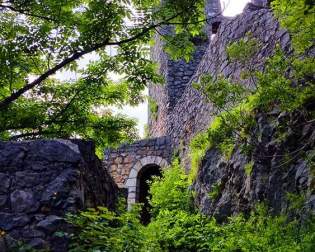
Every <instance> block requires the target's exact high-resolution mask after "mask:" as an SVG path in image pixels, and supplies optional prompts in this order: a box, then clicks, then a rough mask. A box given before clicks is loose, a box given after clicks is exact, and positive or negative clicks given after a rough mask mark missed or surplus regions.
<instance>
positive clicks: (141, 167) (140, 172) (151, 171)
mask: <svg viewBox="0 0 315 252" xmlns="http://www.w3.org/2000/svg"><path fill="white" fill-rule="evenodd" d="M167 165H168V162H167V161H166V160H165V159H164V158H161V157H158V156H147V157H144V158H142V159H140V160H139V161H137V163H136V164H135V165H134V166H133V167H132V169H131V171H130V173H129V176H128V179H127V181H126V183H125V187H126V188H128V209H130V208H131V206H132V204H134V203H136V202H144V201H143V200H144V198H145V197H144V195H146V194H147V188H146V183H145V182H146V180H148V179H150V178H151V177H152V176H154V175H159V174H160V169H163V168H164V167H165V166H167Z"/></svg>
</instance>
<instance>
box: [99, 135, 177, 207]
mask: <svg viewBox="0 0 315 252" xmlns="http://www.w3.org/2000/svg"><path fill="white" fill-rule="evenodd" d="M170 147H171V142H170V138H169V137H158V138H151V139H146V140H141V141H138V142H135V143H133V144H126V145H122V146H121V147H120V148H118V149H108V150H106V151H105V158H104V166H105V167H107V169H108V170H109V172H110V173H111V175H112V177H113V179H114V180H115V182H116V183H117V185H118V187H120V188H126V189H127V190H128V207H129V208H130V207H131V205H132V204H133V203H136V202H139V201H140V202H141V198H142V197H141V195H142V194H143V193H145V192H143V191H141V190H140V189H141V188H142V187H141V184H142V182H143V181H145V180H146V179H148V178H149V177H150V176H152V175H158V173H159V169H163V168H164V167H165V166H167V165H168V164H169V163H170V158H171V153H172V150H171V148H170Z"/></svg>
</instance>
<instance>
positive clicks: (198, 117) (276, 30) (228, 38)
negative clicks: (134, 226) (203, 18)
mask: <svg viewBox="0 0 315 252" xmlns="http://www.w3.org/2000/svg"><path fill="white" fill-rule="evenodd" d="M209 29H210V27H209ZM247 33H251V36H253V37H254V38H256V39H257V40H258V41H259V43H260V48H261V49H260V50H259V52H258V53H257V55H255V56H254V57H253V59H252V62H250V64H251V65H252V67H253V68H254V69H263V66H264V61H265V59H266V57H268V56H270V55H272V53H273V51H274V48H275V45H276V44H277V43H279V44H280V46H281V47H282V48H283V49H284V50H285V51H289V48H290V36H289V34H288V33H287V32H286V31H284V30H283V29H281V28H280V27H279V23H278V22H277V21H276V20H275V19H274V17H273V15H272V12H271V10H269V9H267V8H265V7H259V6H256V5H252V4H249V5H247V7H246V9H245V10H244V12H243V13H242V14H240V15H238V16H236V17H235V18H232V19H227V18H225V19H222V23H221V25H220V27H219V30H218V33H217V34H216V36H215V37H213V38H212V41H211V42H210V43H209V45H208V48H207V50H206V52H205V54H204V55H203V57H202V59H201V61H200V63H199V65H198V66H197V69H196V70H195V73H194V75H193V76H192V78H191V79H190V80H189V82H188V83H187V84H186V85H187V86H186V89H185V91H184V92H183V94H182V95H181V97H180V99H179V100H178V101H177V103H176V105H175V107H174V108H173V109H172V111H169V112H168V113H164V112H163V111H162V110H161V113H162V115H161V117H160V114H158V122H157V123H153V124H150V133H151V135H152V136H161V135H163V134H164V135H168V136H170V137H171V141H172V144H173V148H178V147H179V146H180V145H182V146H184V148H183V149H182V150H181V157H182V158H184V159H187V157H188V155H187V153H188V149H187V145H188V144H189V142H190V140H191V138H192V137H193V136H194V135H196V134H197V133H198V132H200V131H203V130H205V129H206V128H207V127H208V125H209V124H210V122H211V120H212V116H211V114H212V112H213V110H212V107H211V105H210V104H208V103H207V102H206V101H205V100H204V98H203V97H202V95H201V94H200V93H199V92H198V91H196V90H195V89H194V88H193V87H192V85H191V84H192V83H193V82H195V81H198V80H199V79H200V77H201V76H202V75H204V74H210V75H212V76H214V77H215V76H218V75H223V76H225V77H227V78H230V79H231V80H233V81H240V73H241V71H242V66H241V65H239V64H237V63H231V62H230V61H229V60H228V57H227V54H226V47H227V46H228V45H229V44H230V43H231V42H233V41H237V40H238V39H240V38H243V37H245V36H246V34H247ZM154 50H157V49H154ZM157 52H159V50H157ZM243 83H244V85H247V86H252V83H251V82H250V81H249V80H245V81H243ZM156 91H157V93H156V94H155V96H156V97H163V95H160V94H161V93H163V92H165V90H164V91H163V88H162V87H160V89H159V90H155V89H154V90H152V92H156ZM164 96H165V93H164ZM164 101H165V99H164V100H158V103H159V102H161V103H159V107H161V108H163V107H165V104H163V102H164ZM159 112H160V111H159ZM160 119H161V120H160ZM159 120H160V121H159Z"/></svg>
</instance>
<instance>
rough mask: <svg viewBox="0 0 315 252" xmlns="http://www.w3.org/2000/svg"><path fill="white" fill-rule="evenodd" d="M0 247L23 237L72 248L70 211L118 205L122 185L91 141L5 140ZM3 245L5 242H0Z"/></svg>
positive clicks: (0, 164)
mask: <svg viewBox="0 0 315 252" xmlns="http://www.w3.org/2000/svg"><path fill="white" fill-rule="evenodd" d="M0 181H1V183H0V229H1V230H2V231H4V232H5V233H6V236H5V238H3V239H2V240H1V238H0V251H10V246H13V245H14V244H15V240H19V241H22V242H25V243H27V244H29V245H31V246H32V247H34V248H37V249H39V248H50V249H51V250H52V251H58V252H61V251H67V240H66V239H65V238H63V237H62V238H61V237H57V236H55V235H54V233H55V232H56V231H62V230H67V229H68V228H69V226H68V225H67V224H66V222H65V221H64V218H63V217H64V215H65V214H66V213H67V212H76V211H78V210H80V209H82V208H84V207H94V206H99V205H103V206H107V207H109V208H113V207H114V204H115V200H116V194H117V187H116V185H115V184H114V182H113V180H112V179H111V177H110V175H109V174H108V173H107V171H106V170H105V169H103V168H102V165H101V161H100V160H99V159H98V158H97V157H96V156H95V154H94V145H93V143H91V142H87V141H78V140H76V141H70V140H38V141H25V142H0ZM1 244H2V245H1Z"/></svg>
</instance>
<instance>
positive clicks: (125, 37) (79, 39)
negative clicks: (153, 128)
mask: <svg viewBox="0 0 315 252" xmlns="http://www.w3.org/2000/svg"><path fill="white" fill-rule="evenodd" d="M203 4H204V3H203V1H201V0H194V1H190V0H184V1H183V0H181V1H179V0H177V1H163V3H162V4H160V1H158V0H153V1H147V0H143V1H141V0H130V1H128V0H117V1H116V0H115V1H109V0H75V1H74V0H60V1H55V0H40V1H35V0H28V1H25V0H4V1H0V76H1V77H0V137H1V139H4V140H6V139H25V138H27V139H30V138H39V137H82V138H92V139H94V140H95V141H96V143H97V145H98V146H99V147H104V146H107V145H110V144H111V145H115V144H117V143H119V142H121V141H125V140H128V139H133V138H134V137H136V131H135V129H134V126H135V122H134V121H132V120H130V119H127V118H125V117H123V116H114V115H112V114H111V112H110V111H109V110H108V109H107V108H108V107H109V106H121V105H124V104H132V105H134V104H137V103H139V102H140V101H142V99H143V97H142V95H141V92H142V90H143V89H144V88H145V86H146V84H147V83H148V82H149V81H150V82H151V83H160V82H162V80H161V77H159V76H158V75H157V74H156V71H155V66H154V64H152V62H151V61H150V60H149V58H148V53H147V52H148V47H147V44H148V42H149V41H150V39H151V38H152V35H153V34H154V33H155V32H156V30H158V29H160V27H161V26H162V25H169V24H173V25H174V26H175V27H176V29H175V32H174V33H173V35H172V36H175V37H176V36H185V37H187V38H189V37H191V36H193V35H196V34H198V33H199V32H200V30H201V23H202V22H201V21H202V19H203ZM199 21H200V22H199ZM189 43H191V42H190V41H189V40H187V44H189ZM178 46H182V45H178ZM190 46H191V45H190ZM172 48H173V49H174V50H173V51H174V52H175V51H176V54H177V55H178V50H176V45H173V47H172ZM111 50H114V51H115V54H114V55H112V54H111V53H110V51H111ZM169 51H170V53H172V50H169ZM90 53H95V55H96V58H97V60H95V61H93V62H91V63H90V64H89V65H88V66H87V67H86V68H84V69H82V67H81V68H80V67H79V66H78V60H79V59H81V58H82V57H84V56H85V55H88V54H90ZM181 53H182V54H184V53H189V52H186V51H184V52H181ZM183 56H184V55H183ZM64 70H70V71H72V72H75V73H76V75H77V76H79V77H78V78H76V80H74V81H62V80H59V79H57V78H56V77H55V74H56V73H58V72H60V71H61V72H62V71H64ZM113 73H115V74H118V75H120V76H123V79H122V80H121V81H120V82H119V83H114V82H113V81H112V80H111V78H110V75H111V74H113Z"/></svg>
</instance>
